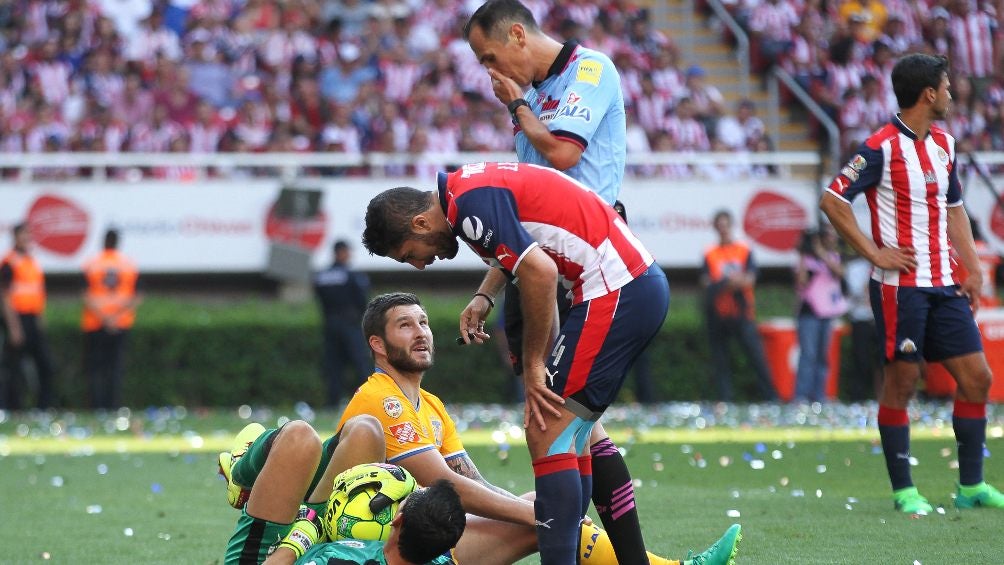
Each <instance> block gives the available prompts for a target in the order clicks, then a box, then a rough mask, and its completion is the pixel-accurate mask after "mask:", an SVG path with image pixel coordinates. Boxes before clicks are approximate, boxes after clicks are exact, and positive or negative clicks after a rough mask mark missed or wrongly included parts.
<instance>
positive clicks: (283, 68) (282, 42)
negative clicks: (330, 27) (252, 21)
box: [258, 9, 317, 80]
mask: <svg viewBox="0 0 1004 565" xmlns="http://www.w3.org/2000/svg"><path fill="white" fill-rule="evenodd" d="M280 21H281V22H282V25H281V26H279V27H277V28H274V29H271V30H267V31H264V32H263V34H264V40H263V41H262V42H261V44H260V45H259V46H258V55H259V57H260V58H261V61H262V62H264V64H265V65H267V66H268V68H269V70H271V71H272V72H273V73H275V74H276V75H279V76H281V75H283V74H288V73H290V72H291V70H292V68H293V61H295V60H296V59H297V58H300V57H303V58H305V59H314V58H316V57H317V40H316V39H315V38H314V36H313V35H311V34H310V33H309V32H308V31H307V30H308V29H310V18H309V17H308V16H307V15H306V14H304V13H303V12H301V11H299V10H295V9H286V10H284V11H283V12H282V15H281V20H280ZM285 80H289V79H288V78H286V79H285Z"/></svg>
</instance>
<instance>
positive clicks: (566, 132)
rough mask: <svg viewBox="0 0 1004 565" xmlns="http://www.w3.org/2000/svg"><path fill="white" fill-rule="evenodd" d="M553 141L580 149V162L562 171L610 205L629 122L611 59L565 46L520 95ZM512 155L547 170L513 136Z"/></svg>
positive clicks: (529, 148)
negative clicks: (540, 77)
mask: <svg viewBox="0 0 1004 565" xmlns="http://www.w3.org/2000/svg"><path fill="white" fill-rule="evenodd" d="M523 97H524V98H525V99H526V101H527V102H528V103H529V104H530V108H531V109H532V110H533V113H534V114H536V115H537V117H538V118H539V119H540V121H541V122H543V124H544V125H545V126H547V129H549V130H550V131H551V133H552V134H554V135H555V136H557V137H559V138H561V139H564V140H567V141H571V142H573V143H575V144H577V145H579V146H580V147H582V149H583V151H582V158H581V159H580V160H579V162H578V164H576V165H575V166H574V167H572V168H570V169H567V170H565V171H564V172H565V173H566V174H567V175H569V176H570V177H572V178H574V179H576V180H578V181H579V182H581V183H583V184H585V185H586V186H588V187H589V188H591V189H593V190H595V191H596V193H597V194H599V196H600V198H602V199H603V200H604V201H606V202H607V203H608V204H611V205H612V204H613V203H614V202H615V201H616V200H617V195H618V194H619V193H620V189H621V181H622V180H623V178H624V156H625V146H626V140H625V137H626V129H627V123H626V119H625V117H624V94H623V92H622V91H621V79H620V75H619V74H618V73H617V69H616V67H614V64H613V62H612V61H611V60H610V58H609V57H607V56H606V55H604V54H603V53H600V52H599V51H594V50H592V49H587V48H585V47H582V46H581V45H577V44H575V43H573V42H569V43H566V44H565V46H564V47H563V48H562V50H561V53H560V54H559V55H558V58H557V59H555V61H554V64H553V65H552V66H551V69H550V72H549V74H548V76H547V78H546V79H544V80H543V81H542V82H540V83H535V84H534V85H533V86H531V87H530V89H529V90H527V91H526V93H525V94H524V96H523ZM516 154H517V155H518V156H519V160H520V161H521V162H525V163H534V164H537V165H544V166H548V167H549V166H551V163H549V162H548V161H547V159H545V158H544V155H543V154H541V153H540V152H539V151H537V149H536V148H534V146H533V145H532V144H531V143H530V140H529V139H527V137H526V134H524V133H523V132H522V131H520V130H518V129H517V131H516Z"/></svg>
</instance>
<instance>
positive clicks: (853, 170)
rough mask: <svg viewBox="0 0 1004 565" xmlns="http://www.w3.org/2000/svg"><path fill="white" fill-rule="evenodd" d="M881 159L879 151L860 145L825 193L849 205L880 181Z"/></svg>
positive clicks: (881, 155)
mask: <svg viewBox="0 0 1004 565" xmlns="http://www.w3.org/2000/svg"><path fill="white" fill-rule="evenodd" d="M883 159H884V158H883V154H882V150H881V149H875V148H872V147H870V146H868V145H867V144H862V145H861V146H860V147H859V148H858V152H857V154H855V155H854V157H851V160H850V161H848V162H847V164H846V165H844V167H843V168H842V169H840V173H839V174H838V175H837V176H836V178H834V179H833V181H832V182H831V183H830V185H829V186H828V187H826V190H827V192H830V193H832V194H833V195H834V196H836V197H837V198H839V199H841V200H843V201H844V202H847V203H848V204H850V202H851V201H852V200H854V198H855V197H856V196H857V195H858V194H860V193H862V192H864V191H866V190H868V189H870V188H874V187H875V185H877V184H878V183H879V181H880V180H882V169H883V167H884V163H883Z"/></svg>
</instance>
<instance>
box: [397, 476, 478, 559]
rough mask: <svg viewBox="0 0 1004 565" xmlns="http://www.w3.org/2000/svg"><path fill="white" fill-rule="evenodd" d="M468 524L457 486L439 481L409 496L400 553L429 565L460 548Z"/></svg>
mask: <svg viewBox="0 0 1004 565" xmlns="http://www.w3.org/2000/svg"><path fill="white" fill-rule="evenodd" d="M466 525H467V516H466V515H465V514H464V507H463V506H462V505H461V504H460V495H459V494H457V491H456V490H454V488H453V483H451V482H450V481H448V480H446V479H439V480H438V481H436V482H435V483H433V484H432V486H430V487H428V488H422V489H418V490H416V491H415V492H413V493H411V494H409V495H408V498H407V500H406V502H405V503H404V506H402V507H401V529H400V534H399V538H398V544H397V548H398V551H400V552H401V557H403V558H405V559H406V560H407V561H409V562H411V563H428V562H429V561H432V560H433V559H435V558H436V557H438V556H440V555H442V554H444V553H446V552H447V551H449V550H450V549H451V548H453V547H454V546H455V545H457V541H459V540H460V536H461V535H462V534H463V533H464V527H465V526H466Z"/></svg>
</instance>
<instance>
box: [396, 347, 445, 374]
mask: <svg viewBox="0 0 1004 565" xmlns="http://www.w3.org/2000/svg"><path fill="white" fill-rule="evenodd" d="M386 347H387V362H388V363H390V366H391V367H394V369H395V370H397V371H398V372H400V373H420V372H425V371H428V370H429V368H431V367H432V359H433V357H434V355H435V349H434V348H433V347H432V344H431V343H430V344H429V360H428V361H426V360H418V359H415V358H414V357H412V356H411V347H398V346H396V345H393V344H391V343H387V344H386Z"/></svg>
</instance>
